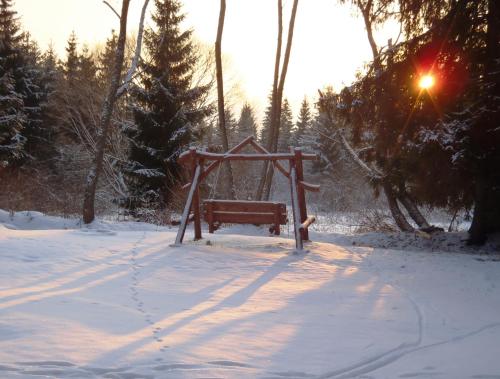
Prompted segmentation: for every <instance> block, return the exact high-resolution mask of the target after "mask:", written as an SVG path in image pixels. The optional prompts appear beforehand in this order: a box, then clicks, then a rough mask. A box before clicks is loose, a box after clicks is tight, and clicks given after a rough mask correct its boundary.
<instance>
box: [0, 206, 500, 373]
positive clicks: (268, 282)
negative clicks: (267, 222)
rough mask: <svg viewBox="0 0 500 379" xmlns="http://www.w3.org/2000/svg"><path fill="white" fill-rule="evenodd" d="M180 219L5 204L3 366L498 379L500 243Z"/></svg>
mask: <svg viewBox="0 0 500 379" xmlns="http://www.w3.org/2000/svg"><path fill="white" fill-rule="evenodd" d="M175 232H176V230H175V229H168V228H157V227H155V226H152V225H148V224H139V223H112V222H100V223H96V224H94V225H92V226H91V227H90V228H81V226H80V225H79V223H78V221H76V220H64V219H59V218H54V217H47V216H43V215H41V214H39V213H36V212H28V213H22V214H16V215H14V217H10V216H9V214H7V213H6V212H3V211H0V378H6V379H8V378H40V377H48V378H118V379H133V378H274V379H279V378H281V379H283V378H365V379H367V378H384V379H385V378H453V379H456V378H475V379H494V378H497V379H500V256H499V255H498V254H495V253H490V254H489V255H480V254H477V253H476V254H471V253H470V252H469V251H468V250H466V249H465V248H463V246H462V242H461V241H460V239H461V238H462V236H461V235H460V234H456V235H451V237H448V236H447V237H444V236H441V237H439V238H441V239H442V240H443V241H440V240H439V238H438V237H435V240H434V241H429V240H426V239H418V237H415V236H405V235H398V234H393V235H381V234H371V235H364V236H346V235H341V234H325V233H312V234H313V239H314V240H315V242H312V243H310V244H308V245H307V248H308V249H309V252H308V253H304V254H294V253H293V240H292V239H291V238H289V237H288V236H287V233H286V232H285V233H284V236H283V237H280V238H277V237H268V236H267V233H266V231H265V229H257V228H254V227H244V228H242V227H237V228H230V229H223V230H221V231H218V232H217V234H215V235H208V234H205V235H204V237H205V239H203V240H201V241H198V242H192V241H191V242H190V241H189V240H190V239H191V238H192V233H191V232H190V231H188V232H187V236H186V240H188V241H187V242H186V244H185V245H184V246H182V247H180V248H174V247H170V246H169V245H170V244H171V243H172V242H173V241H174V239H175ZM433 238H434V237H433ZM450 241H451V242H450ZM453 241H455V242H453ZM374 246H375V247H374ZM495 246H497V245H491V246H490V247H489V248H490V251H492V249H493V248H495ZM453 251H460V253H456V252H455V253H453Z"/></svg>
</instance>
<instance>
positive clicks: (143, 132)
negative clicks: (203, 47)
mask: <svg viewBox="0 0 500 379" xmlns="http://www.w3.org/2000/svg"><path fill="white" fill-rule="evenodd" d="M155 6H156V11H155V12H154V14H153V16H152V19H153V22H154V24H155V25H156V29H149V30H147V31H146V32H145V35H144V44H145V46H146V48H147V50H148V53H149V56H150V60H149V61H148V62H144V63H143V64H142V73H143V74H142V77H141V85H140V86H137V87H135V88H133V90H132V98H133V104H132V111H133V114H134V119H135V126H134V127H133V128H130V129H128V131H127V133H128V135H129V137H130V140H131V149H130V155H129V164H128V167H127V177H128V181H129V187H130V190H131V195H132V198H131V199H130V202H129V204H130V205H131V206H132V207H134V206H137V205H138V203H140V202H141V201H142V200H143V199H145V198H149V199H151V198H153V199H156V200H157V201H158V202H159V204H160V205H165V204H166V203H167V202H168V201H169V200H170V192H169V191H170V189H171V187H172V186H173V185H174V183H175V182H176V180H177V178H178V175H179V168H178V165H177V163H176V162H177V157H178V156H179V154H180V153H181V152H182V150H183V149H185V148H186V147H187V146H188V145H189V144H190V143H191V142H192V141H193V140H194V138H195V137H196V136H195V135H194V133H193V131H194V130H195V124H196V123H199V122H200V121H201V120H202V119H203V118H204V117H205V116H206V115H207V113H208V110H207V109H204V108H203V109H200V108H199V107H198V101H199V100H200V98H201V97H202V96H203V95H204V93H205V92H206V91H207V88H206V87H193V80H192V78H193V70H194V68H195V64H196V62H197V56H196V54H195V50H194V47H193V44H192V31H191V30H186V31H181V23H182V21H183V20H184V15H183V14H182V13H181V4H180V2H179V1H177V0H155Z"/></svg>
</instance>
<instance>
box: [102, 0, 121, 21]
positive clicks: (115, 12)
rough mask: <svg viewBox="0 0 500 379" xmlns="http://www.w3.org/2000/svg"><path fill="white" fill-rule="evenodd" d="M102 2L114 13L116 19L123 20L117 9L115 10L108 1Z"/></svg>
mask: <svg viewBox="0 0 500 379" xmlns="http://www.w3.org/2000/svg"><path fill="white" fill-rule="evenodd" d="M102 2H103V3H104V4H106V5H107V6H108V7H109V9H111V10H112V11H113V13H114V14H115V15H116V17H118V19H119V20H121V16H120V14H119V13H118V12H117V11H116V9H115V8H113V6H112V5H111V4H110V3H108V2H107V1H106V0H102Z"/></svg>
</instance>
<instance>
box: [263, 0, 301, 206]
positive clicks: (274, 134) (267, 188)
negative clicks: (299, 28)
mask: <svg viewBox="0 0 500 379" xmlns="http://www.w3.org/2000/svg"><path fill="white" fill-rule="evenodd" d="M298 4H299V0H294V2H293V5H292V13H291V15H290V22H289V25H288V37H287V42H286V48H285V56H284V59H283V66H282V67H281V73H280V78H279V83H278V88H277V91H276V97H275V99H273V108H274V112H273V111H272V112H271V115H272V120H271V133H270V134H271V141H270V145H271V150H270V151H271V152H272V153H275V152H276V151H277V150H278V139H279V133H280V121H281V105H282V101H283V90H284V88H285V79H286V74H287V72H288V64H289V62H290V53H291V51H292V42H293V31H294V28H295V18H296V15H297V7H298ZM282 11H283V10H282V6H281V0H279V12H280V15H281V17H282ZM279 17H280V16H279ZM281 28H282V27H281ZM280 50H281V49H280ZM273 175H274V169H273V166H272V165H270V166H269V169H268V170H267V173H266V177H265V184H264V191H263V192H264V193H263V198H264V200H269V195H270V193H271V184H272V182H273Z"/></svg>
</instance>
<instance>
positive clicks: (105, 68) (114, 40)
mask: <svg viewBox="0 0 500 379" xmlns="http://www.w3.org/2000/svg"><path fill="white" fill-rule="evenodd" d="M117 44H118V35H117V34H116V32H115V30H114V29H113V30H112V31H111V37H109V38H108V39H107V40H106V44H105V46H104V51H102V52H101V54H99V57H98V64H97V67H98V70H99V73H98V75H97V76H98V79H99V82H101V83H105V82H106V80H107V79H108V78H109V76H110V74H111V70H112V69H113V61H114V58H115V52H116V46H117Z"/></svg>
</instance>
